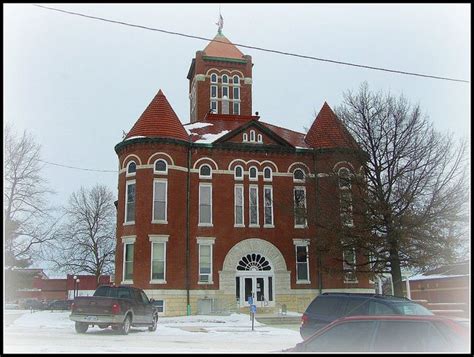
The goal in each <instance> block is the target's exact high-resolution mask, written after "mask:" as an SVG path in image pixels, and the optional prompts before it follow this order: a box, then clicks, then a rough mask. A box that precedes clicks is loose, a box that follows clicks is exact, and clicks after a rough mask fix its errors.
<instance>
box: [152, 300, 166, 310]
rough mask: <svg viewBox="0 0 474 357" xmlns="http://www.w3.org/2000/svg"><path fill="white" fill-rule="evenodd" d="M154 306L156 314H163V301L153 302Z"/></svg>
mask: <svg viewBox="0 0 474 357" xmlns="http://www.w3.org/2000/svg"><path fill="white" fill-rule="evenodd" d="M153 305H154V306H156V309H157V311H158V312H161V313H164V312H165V301H164V300H155V302H154V303H153Z"/></svg>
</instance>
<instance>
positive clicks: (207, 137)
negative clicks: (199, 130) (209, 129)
mask: <svg viewBox="0 0 474 357" xmlns="http://www.w3.org/2000/svg"><path fill="white" fill-rule="evenodd" d="M229 131H230V130H224V131H221V132H220V133H217V134H204V135H203V136H202V139H199V140H196V143H201V144H210V143H212V142H214V141H216V140H217V139H219V138H220V137H221V136H224V135H225V134H227V133H228V132H229Z"/></svg>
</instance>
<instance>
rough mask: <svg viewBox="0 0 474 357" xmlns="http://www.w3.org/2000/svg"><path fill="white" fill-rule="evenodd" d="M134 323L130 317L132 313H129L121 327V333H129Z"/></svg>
mask: <svg viewBox="0 0 474 357" xmlns="http://www.w3.org/2000/svg"><path fill="white" fill-rule="evenodd" d="M131 324H132V319H131V318H130V315H127V317H125V321H124V322H123V324H122V325H121V326H120V328H119V332H120V334H121V335H128V332H129V331H130V325H131Z"/></svg>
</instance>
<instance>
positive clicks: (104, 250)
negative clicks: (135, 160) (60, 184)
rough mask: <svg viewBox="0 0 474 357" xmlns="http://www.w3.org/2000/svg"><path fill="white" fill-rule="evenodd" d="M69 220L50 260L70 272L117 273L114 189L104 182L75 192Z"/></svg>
mask: <svg viewBox="0 0 474 357" xmlns="http://www.w3.org/2000/svg"><path fill="white" fill-rule="evenodd" d="M65 220H66V223H65V224H64V225H63V226H62V229H61V231H62V232H61V234H60V235H58V237H57V239H56V240H55V242H54V244H51V245H50V247H49V255H48V257H47V258H46V259H48V260H49V261H50V262H52V263H53V265H54V266H55V268H56V269H58V270H59V271H63V272H67V273H71V272H72V273H74V274H78V273H88V274H92V275H95V277H96V279H97V282H98V281H99V277H100V275H103V274H111V273H113V265H114V258H115V206H114V200H113V194H112V192H111V191H110V190H109V189H108V188H107V187H106V186H103V185H96V186H94V187H92V188H91V189H89V190H88V189H85V188H83V187H81V189H80V190H79V191H77V192H75V193H73V194H72V195H71V197H70V199H69V205H68V207H67V208H65Z"/></svg>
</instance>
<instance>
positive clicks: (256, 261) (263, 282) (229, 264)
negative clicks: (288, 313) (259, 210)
mask: <svg viewBox="0 0 474 357" xmlns="http://www.w3.org/2000/svg"><path fill="white" fill-rule="evenodd" d="M219 283H220V290H221V291H222V293H223V294H225V295H227V296H228V297H229V298H232V300H234V299H236V300H237V303H238V306H240V307H244V306H248V296H250V295H251V294H252V292H253V293H254V303H255V304H256V305H257V306H258V307H261V306H269V307H272V306H276V300H277V298H278V296H281V295H282V294H287V293H288V292H289V291H290V272H289V271H288V270H287V269H286V263H285V259H284V257H283V254H282V253H281V252H280V250H279V249H278V248H277V247H276V246H275V245H273V244H272V243H270V242H268V241H265V240H263V239H258V238H250V239H245V240H243V241H240V242H239V243H237V244H236V245H234V246H233V247H232V248H231V249H230V250H229V252H228V253H227V255H226V257H225V259H224V263H223V266H222V270H221V271H219ZM234 301H235V300H234Z"/></svg>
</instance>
